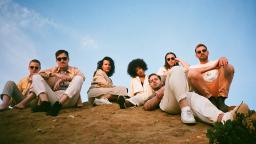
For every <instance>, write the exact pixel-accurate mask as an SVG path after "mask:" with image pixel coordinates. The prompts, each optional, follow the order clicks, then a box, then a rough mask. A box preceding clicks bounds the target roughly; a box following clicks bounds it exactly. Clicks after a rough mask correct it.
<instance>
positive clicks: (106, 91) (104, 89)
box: [87, 57, 127, 105]
mask: <svg viewBox="0 0 256 144" xmlns="http://www.w3.org/2000/svg"><path fill="white" fill-rule="evenodd" d="M114 72H115V64H114V61H113V59H112V58H110V57H104V58H103V59H102V60H100V61H99V62H98V64H97V69H96V71H95V72H94V75H93V79H92V82H91V86H90V88H89V90H88V91H87V94H88V99H89V103H90V104H96V105H102V104H111V102H110V101H116V99H117V97H118V96H119V95H125V96H126V95H127V88H125V87H121V86H114V85H113V82H112V80H111V79H110V77H111V76H112V75H113V74H114Z"/></svg>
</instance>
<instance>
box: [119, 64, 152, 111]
mask: <svg viewBox="0 0 256 144" xmlns="http://www.w3.org/2000/svg"><path fill="white" fill-rule="evenodd" d="M147 69H148V68H147V64H146V63H145V62H144V60H143V59H134V60H132V61H131V62H130V63H129V64H128V69H127V72H128V74H129V75H130V76H131V77H132V79H131V83H130V95H129V96H130V98H126V97H124V96H119V97H118V104H119V106H120V108H121V109H125V108H127V107H132V106H141V105H143V104H144V102H145V100H147V99H148V97H149V96H150V95H152V89H151V87H150V85H149V83H148V76H147V75H146V74H145V71H146V70H147Z"/></svg>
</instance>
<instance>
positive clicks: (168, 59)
mask: <svg viewBox="0 0 256 144" xmlns="http://www.w3.org/2000/svg"><path fill="white" fill-rule="evenodd" d="M170 60H175V57H172V58H167V61H170Z"/></svg>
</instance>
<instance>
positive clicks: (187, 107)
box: [181, 106, 191, 112]
mask: <svg viewBox="0 0 256 144" xmlns="http://www.w3.org/2000/svg"><path fill="white" fill-rule="evenodd" d="M188 110H191V109H190V107H189V106H185V107H183V108H181V111H182V112H184V111H188Z"/></svg>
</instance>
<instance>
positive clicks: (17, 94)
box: [0, 59, 41, 111]
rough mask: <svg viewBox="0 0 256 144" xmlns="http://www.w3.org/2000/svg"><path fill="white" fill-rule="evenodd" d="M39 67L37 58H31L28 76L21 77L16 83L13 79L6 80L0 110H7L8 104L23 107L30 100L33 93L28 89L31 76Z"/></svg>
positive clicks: (33, 95)
mask: <svg viewBox="0 0 256 144" xmlns="http://www.w3.org/2000/svg"><path fill="white" fill-rule="evenodd" d="M40 69H41V63H40V61H39V60H37V59H32V60H31V61H30V62H29V65H28V70H29V74H28V76H26V77H24V78H22V79H21V80H20V81H19V82H18V84H17V85H16V84H15V82H13V81H8V82H6V84H5V86H4V89H3V92H2V94H1V99H2V103H1V105H0V111H4V110H7V109H8V107H9V106H10V104H11V105H12V106H13V105H14V104H16V105H15V108H18V109H23V108H25V107H26V105H27V103H28V102H30V101H31V100H32V99H33V98H34V97H35V94H34V93H33V92H32V91H30V90H31V84H32V76H33V75H34V74H36V73H38V72H39V71H40Z"/></svg>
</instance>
